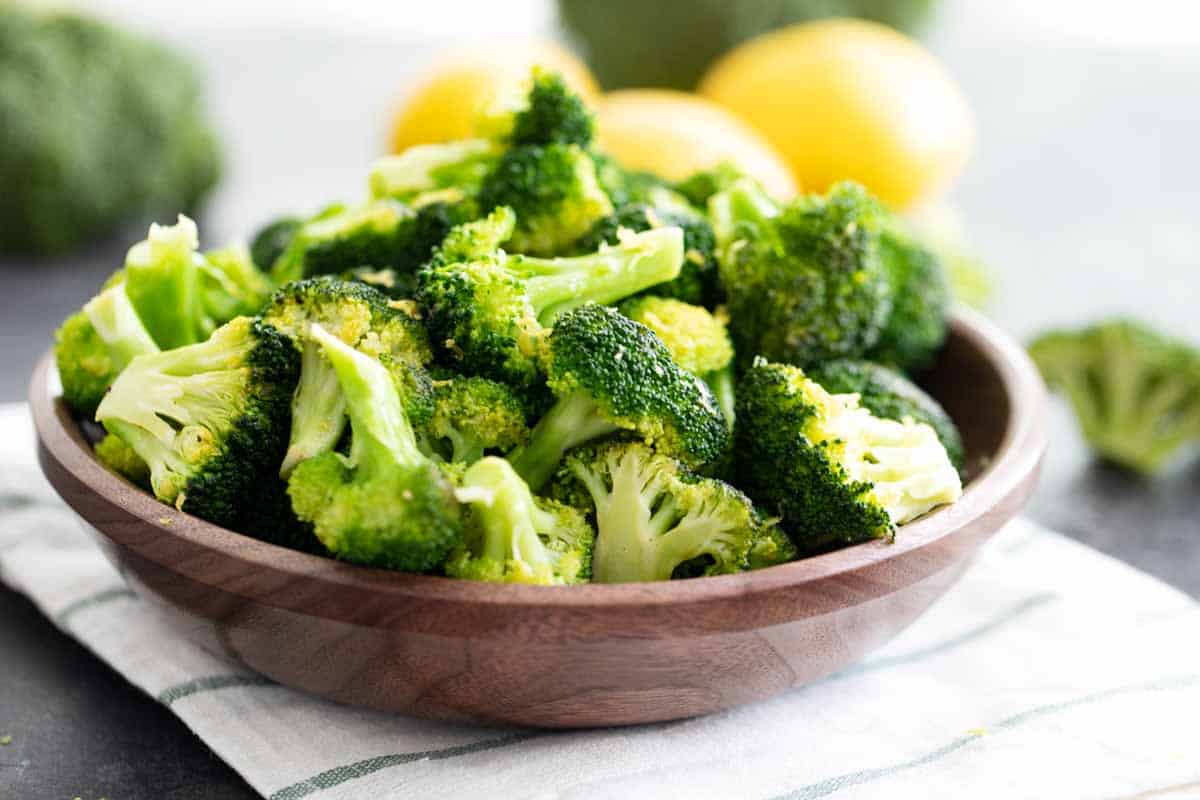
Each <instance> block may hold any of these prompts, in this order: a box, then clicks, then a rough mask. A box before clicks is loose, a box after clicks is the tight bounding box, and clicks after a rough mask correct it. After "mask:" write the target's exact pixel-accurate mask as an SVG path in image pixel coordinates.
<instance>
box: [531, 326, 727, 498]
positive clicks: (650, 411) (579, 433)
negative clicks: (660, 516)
mask: <svg viewBox="0 0 1200 800" xmlns="http://www.w3.org/2000/svg"><path fill="white" fill-rule="evenodd" d="M542 349H543V353H542V359H543V361H544V363H545V368H546V379H547V384H548V385H549V387H550V389H551V391H553V392H554V394H555V396H556V397H557V398H558V399H557V401H556V402H555V404H554V405H553V406H552V407H551V408H550V410H549V411H548V412H547V413H546V415H545V416H543V417H542V419H541V420H540V421H539V422H538V424H537V425H536V426H535V427H534V429H533V431H532V433H531V434H530V437H529V444H527V445H526V446H525V447H522V448H518V449H517V450H516V451H514V452H513V453H511V454H510V455H509V460H510V461H512V463H513V466H514V467H515V468H516V470H517V473H518V474H519V475H520V476H521V477H522V478H524V479H525V481H526V482H528V483H529V485H530V486H532V487H533V488H534V489H535V490H537V489H540V488H541V487H542V485H543V484H544V483H545V482H546V481H547V480H548V479H549V478H550V476H551V475H553V474H554V471H555V469H556V468H557V467H558V464H559V462H560V461H561V460H562V457H563V454H564V453H566V451H567V450H570V449H571V448H573V447H577V446H579V445H581V444H583V443H584V442H587V441H590V440H592V439H597V438H599V437H601V436H606V435H608V434H610V433H616V432H617V431H620V430H629V431H632V432H634V433H635V434H637V435H638V436H640V437H641V438H642V439H643V440H645V441H647V442H648V443H651V444H654V445H655V446H657V447H658V448H660V449H661V450H663V451H664V452H666V453H670V454H673V455H677V456H678V457H679V458H681V459H682V460H683V461H685V462H686V463H688V464H689V465H691V466H695V467H698V468H699V467H704V466H706V465H708V464H711V463H713V462H715V461H716V460H717V459H719V458H720V457H721V456H722V455H723V454H724V452H725V450H726V448H727V446H728V443H729V431H728V429H727V428H726V425H725V420H724V419H723V418H722V417H721V412H720V411H719V410H718V409H717V407H716V401H715V400H714V399H713V396H712V393H711V392H710V391H709V390H708V388H707V387H706V386H705V385H704V383H703V382H702V381H700V380H699V379H697V378H696V377H695V376H694V375H691V374H689V373H687V372H685V371H684V370H683V369H681V368H680V367H679V365H678V364H676V363H675V362H674V361H673V360H672V359H671V355H670V353H669V352H668V351H667V348H666V347H665V346H664V345H663V343H662V341H661V340H660V339H659V338H658V337H657V336H655V335H654V333H652V332H651V331H650V330H649V329H648V328H646V327H645V326H643V325H640V324H638V323H636V322H633V321H632V320H630V319H628V318H626V317H623V316H621V315H620V314H619V313H617V311H616V310H615V309H611V308H604V307H602V306H599V305H587V306H583V307H582V308H579V309H576V310H575V311H572V312H571V313H570V314H567V315H564V316H563V317H561V318H560V319H559V320H558V322H557V324H556V325H555V327H554V330H553V331H551V333H550V335H549V337H547V339H546V340H545V341H544V343H543V348H542Z"/></svg>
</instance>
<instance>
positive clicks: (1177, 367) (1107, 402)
mask: <svg viewBox="0 0 1200 800" xmlns="http://www.w3.org/2000/svg"><path fill="white" fill-rule="evenodd" d="M1029 353H1030V355H1031V356H1033V360H1034V361H1035V362H1036V363H1037V366H1038V369H1039V370H1041V373H1042V376H1043V377H1044V378H1045V379H1046V383H1047V384H1048V385H1049V386H1050V388H1051V389H1053V390H1055V391H1058V392H1061V393H1062V394H1064V395H1065V396H1066V397H1067V399H1068V400H1069V401H1070V403H1071V406H1072V407H1073V408H1074V410H1075V417H1076V419H1078V421H1079V427H1080V428H1081V429H1082V430H1083V435H1084V438H1085V439H1087V441H1088V444H1089V445H1091V447H1092V449H1093V450H1095V451H1096V452H1097V453H1098V454H1099V455H1100V456H1102V457H1103V458H1105V459H1108V460H1109V461H1112V462H1114V463H1116V464H1120V465H1121V466H1124V467H1127V468H1130V469H1133V470H1136V471H1137V472H1141V473H1145V474H1153V473H1155V472H1158V471H1160V470H1162V469H1163V468H1164V467H1166V466H1167V465H1168V464H1169V463H1170V461H1171V460H1172V458H1173V457H1174V456H1175V455H1177V454H1178V453H1179V452H1180V451H1181V450H1182V449H1184V448H1185V447H1187V446H1189V445H1195V443H1196V442H1197V441H1198V440H1200V351H1198V350H1197V349H1196V348H1194V347H1192V346H1190V345H1188V344H1185V343H1183V342H1180V341H1177V340H1174V339H1170V338H1168V337H1166V336H1163V335H1162V334H1160V333H1158V332H1156V331H1154V330H1152V329H1151V328H1149V327H1147V326H1146V325H1143V324H1142V323H1139V322H1136V321H1134V320H1126V319H1114V320H1109V321H1107V322H1102V323H1100V324H1097V325H1093V326H1091V327H1087V328H1083V329H1081V330H1075V331H1053V332H1050V333H1045V334H1043V335H1041V336H1039V337H1038V338H1037V339H1036V340H1034V342H1033V344H1031V345H1030V347H1029Z"/></svg>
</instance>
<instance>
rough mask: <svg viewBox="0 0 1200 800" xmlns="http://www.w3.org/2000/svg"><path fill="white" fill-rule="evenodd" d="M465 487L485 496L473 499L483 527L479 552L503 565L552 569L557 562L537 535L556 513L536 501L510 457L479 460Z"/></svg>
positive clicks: (550, 524) (549, 525)
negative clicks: (522, 565)
mask: <svg viewBox="0 0 1200 800" xmlns="http://www.w3.org/2000/svg"><path fill="white" fill-rule="evenodd" d="M463 488H464V489H476V490H480V491H479V492H478V497H480V498H486V501H485V500H483V499H481V500H478V501H474V502H472V506H473V508H474V513H475V515H476V518H477V519H478V521H479V523H480V525H481V526H482V528H483V541H482V543H481V547H480V552H479V554H478V555H479V556H481V557H483V558H487V559H490V560H492V561H494V562H495V563H497V564H501V565H502V564H505V563H506V562H508V561H509V560H514V561H518V562H520V563H522V564H524V565H527V566H528V567H531V568H532V572H534V573H541V572H544V573H546V574H551V573H553V571H554V563H553V561H552V560H551V559H550V556H549V553H547V552H546V546H545V544H543V543H542V540H541V539H540V538H539V537H538V528H539V527H540V528H542V529H544V530H551V529H553V527H554V518H553V515H552V514H547V513H546V512H544V511H542V510H541V509H539V508H538V507H537V506H536V505H535V504H534V502H533V494H532V492H530V490H529V486H528V485H527V484H526V483H525V482H524V481H522V480H521V479H520V477H519V476H518V475H517V473H516V472H515V471H514V470H513V468H512V467H511V466H510V465H509V463H508V462H507V461H504V460H503V459H500V458H485V459H482V460H481V461H478V462H476V463H475V464H474V465H472V466H471V468H470V469H469V470H467V473H466V475H464V476H463Z"/></svg>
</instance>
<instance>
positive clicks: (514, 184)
mask: <svg viewBox="0 0 1200 800" xmlns="http://www.w3.org/2000/svg"><path fill="white" fill-rule="evenodd" d="M479 205H480V207H481V208H483V209H492V208H496V207H498V206H509V207H511V208H512V209H513V211H515V212H516V214H517V226H516V230H514V231H513V235H512V237H511V239H510V240H509V245H510V247H511V249H512V250H513V251H515V252H518V253H529V254H532V255H554V254H556V253H566V252H570V250H571V246H572V245H573V244H574V243H575V241H576V240H577V239H579V238H580V237H582V236H583V235H584V234H585V233H587V232H588V230H589V229H590V228H591V227H592V226H593V225H594V224H595V223H596V222H597V221H598V220H600V219H601V218H603V217H605V216H606V215H608V214H610V213H612V210H613V207H612V203H611V201H610V200H609V198H608V195H606V194H605V193H604V190H603V189H602V188H601V187H600V184H599V182H598V181H597V179H596V167H595V164H594V163H593V161H592V159H591V157H590V156H589V155H588V153H587V152H586V151H584V150H583V149H582V148H580V147H579V146H578V145H573V144H559V143H553V144H547V145H521V146H518V147H513V148H511V149H509V150H507V151H506V152H505V153H504V154H503V155H502V156H501V157H500V160H499V161H498V162H497V164H496V166H495V168H494V169H492V171H491V172H489V173H488V175H487V177H486V178H485V179H484V181H483V185H482V186H481V187H480V190H479Z"/></svg>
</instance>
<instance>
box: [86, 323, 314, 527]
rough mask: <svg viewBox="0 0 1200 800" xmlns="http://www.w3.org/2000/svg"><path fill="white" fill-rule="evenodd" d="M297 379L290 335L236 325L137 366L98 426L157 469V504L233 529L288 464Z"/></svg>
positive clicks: (153, 481) (120, 381)
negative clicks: (266, 479)
mask: <svg viewBox="0 0 1200 800" xmlns="http://www.w3.org/2000/svg"><path fill="white" fill-rule="evenodd" d="M298 373H299V357H298V355H297V353H296V350H295V348H294V347H292V344H291V342H290V341H288V339H287V338H286V337H285V336H283V335H282V334H280V333H279V332H278V331H276V330H275V329H274V328H272V327H270V326H269V325H265V324H263V323H261V322H259V321H258V320H254V319H251V318H249V317H238V318H237V319H235V320H233V321H232V322H229V323H227V324H225V325H223V326H222V327H220V328H218V329H217V330H216V331H215V332H214V333H213V335H212V336H211V337H210V338H209V339H208V340H207V341H204V342H200V343H197V344H193V345H188V346H186V347H180V348H176V349H174V350H166V351H163V352H161V353H152V354H148V355H141V356H138V357H137V358H135V359H133V361H131V362H130V363H129V365H128V366H127V367H125V369H124V371H123V372H121V374H120V376H119V377H118V378H117V380H116V382H114V383H113V385H112V388H111V389H110V390H109V393H108V394H107V395H106V396H105V398H104V400H103V402H101V403H100V408H99V409H98V410H97V411H96V419H97V420H99V421H100V422H101V423H103V424H104V427H105V428H106V429H107V430H108V431H109V433H113V434H115V435H117V436H118V437H120V438H121V440H122V441H124V442H125V444H127V445H129V447H130V448H132V449H133V451H134V452H135V453H137V455H138V457H139V458H141V459H142V460H143V461H145V462H146V464H148V465H149V467H150V485H151V487H152V488H153V490H154V495H155V496H156V497H157V498H158V499H160V500H162V501H164V502H167V503H173V504H174V505H175V506H176V507H177V508H179V509H181V510H183V511H186V512H188V513H190V514H195V515H196V516H198V517H203V518H204V519H207V520H209V521H211V522H215V523H217V524H218V525H226V526H233V525H234V524H235V523H236V520H237V517H238V514H239V513H240V511H241V509H242V508H243V506H244V505H245V504H247V503H253V502H255V499H256V492H257V487H258V485H259V483H260V481H261V479H262V476H263V475H269V474H272V473H273V472H274V470H275V469H276V467H277V466H278V464H279V460H280V459H281V458H282V457H283V453H284V449H285V447H286V445H287V431H288V403H289V400H290V399H291V395H292V391H293V390H294V389H295V386H296V379H297V377H298Z"/></svg>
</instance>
